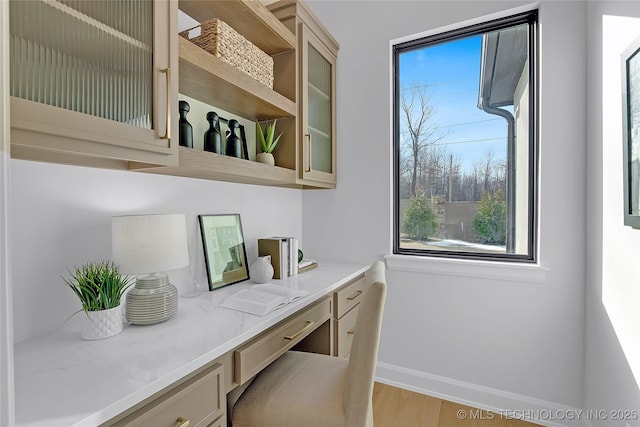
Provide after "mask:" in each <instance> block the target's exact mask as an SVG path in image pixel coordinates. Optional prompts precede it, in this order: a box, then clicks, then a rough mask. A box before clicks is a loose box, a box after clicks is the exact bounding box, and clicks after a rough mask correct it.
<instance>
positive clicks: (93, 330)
mask: <svg viewBox="0 0 640 427" xmlns="http://www.w3.org/2000/svg"><path fill="white" fill-rule="evenodd" d="M82 315H83V316H85V323H84V325H83V327H82V332H81V333H80V337H81V338H82V339H83V340H101V339H103V338H109V337H112V336H114V335H117V334H119V333H120V332H122V304H120V305H119V306H117V307H114V308H110V309H108V310H100V311H88V312H86V313H83V314H82Z"/></svg>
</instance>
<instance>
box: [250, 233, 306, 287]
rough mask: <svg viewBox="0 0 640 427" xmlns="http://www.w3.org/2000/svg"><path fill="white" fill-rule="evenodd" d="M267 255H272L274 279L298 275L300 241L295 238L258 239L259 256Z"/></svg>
mask: <svg viewBox="0 0 640 427" xmlns="http://www.w3.org/2000/svg"><path fill="white" fill-rule="evenodd" d="M266 255H271V265H272V266H273V278H274V279H284V278H286V277H290V276H295V275H296V274H298V239H296V238H295V237H269V238H265V239H258V256H266Z"/></svg>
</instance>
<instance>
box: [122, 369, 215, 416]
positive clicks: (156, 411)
mask: <svg viewBox="0 0 640 427" xmlns="http://www.w3.org/2000/svg"><path fill="white" fill-rule="evenodd" d="M225 413H226V394H225V390H224V367H223V366H222V365H221V364H219V363H216V364H214V365H213V366H211V368H209V369H207V370H206V371H204V372H202V373H201V374H198V375H196V376H195V377H193V378H191V379H190V380H188V381H186V382H185V383H183V384H181V385H179V386H177V387H176V388H174V389H172V390H169V391H168V392H166V393H165V394H163V395H162V396H160V397H158V398H157V399H155V400H153V401H152V402H151V403H149V404H148V405H146V406H144V407H142V408H140V409H139V410H137V411H136V412H134V413H133V414H131V415H129V416H128V417H126V418H125V419H123V420H122V421H120V422H119V423H117V424H115V427H123V426H127V427H133V426H141V427H142V426H144V427H176V426H179V425H181V424H180V423H179V419H180V418H181V419H182V424H186V422H187V421H188V422H189V424H188V425H189V426H191V427H206V426H209V425H211V424H212V423H213V425H216V424H215V423H214V421H220V420H224V419H225V418H226V417H225Z"/></svg>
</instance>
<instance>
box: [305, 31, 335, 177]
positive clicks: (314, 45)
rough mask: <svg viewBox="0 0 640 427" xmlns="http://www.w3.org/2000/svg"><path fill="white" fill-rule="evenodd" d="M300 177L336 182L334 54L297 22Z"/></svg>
mask: <svg viewBox="0 0 640 427" xmlns="http://www.w3.org/2000/svg"><path fill="white" fill-rule="evenodd" d="M300 34H301V43H302V46H301V49H302V57H301V60H302V64H303V65H302V67H301V69H302V111H301V115H302V139H301V141H302V153H303V156H302V157H303V159H302V164H303V173H302V178H303V179H309V180H313V181H321V182H327V183H335V182H336V152H335V150H336V145H335V144H336V138H335V131H336V126H335V120H336V115H335V67H336V57H335V56H334V55H333V54H332V53H331V52H330V51H329V50H328V49H327V48H326V47H325V46H324V45H323V44H322V43H321V42H320V41H319V40H318V39H317V38H316V37H315V36H314V35H313V34H312V33H311V32H310V31H309V29H308V28H306V26H305V25H304V24H301V25H300Z"/></svg>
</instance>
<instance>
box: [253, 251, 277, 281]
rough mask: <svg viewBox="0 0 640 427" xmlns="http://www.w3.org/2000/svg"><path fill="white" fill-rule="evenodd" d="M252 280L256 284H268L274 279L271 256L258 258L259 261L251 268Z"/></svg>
mask: <svg viewBox="0 0 640 427" xmlns="http://www.w3.org/2000/svg"><path fill="white" fill-rule="evenodd" d="M249 274H250V275H251V280H252V281H253V282H255V283H267V282H268V281H269V280H271V279H273V266H272V265H271V255H267V256H262V257H258V260H257V261H256V262H254V263H253V264H251V267H249Z"/></svg>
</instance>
